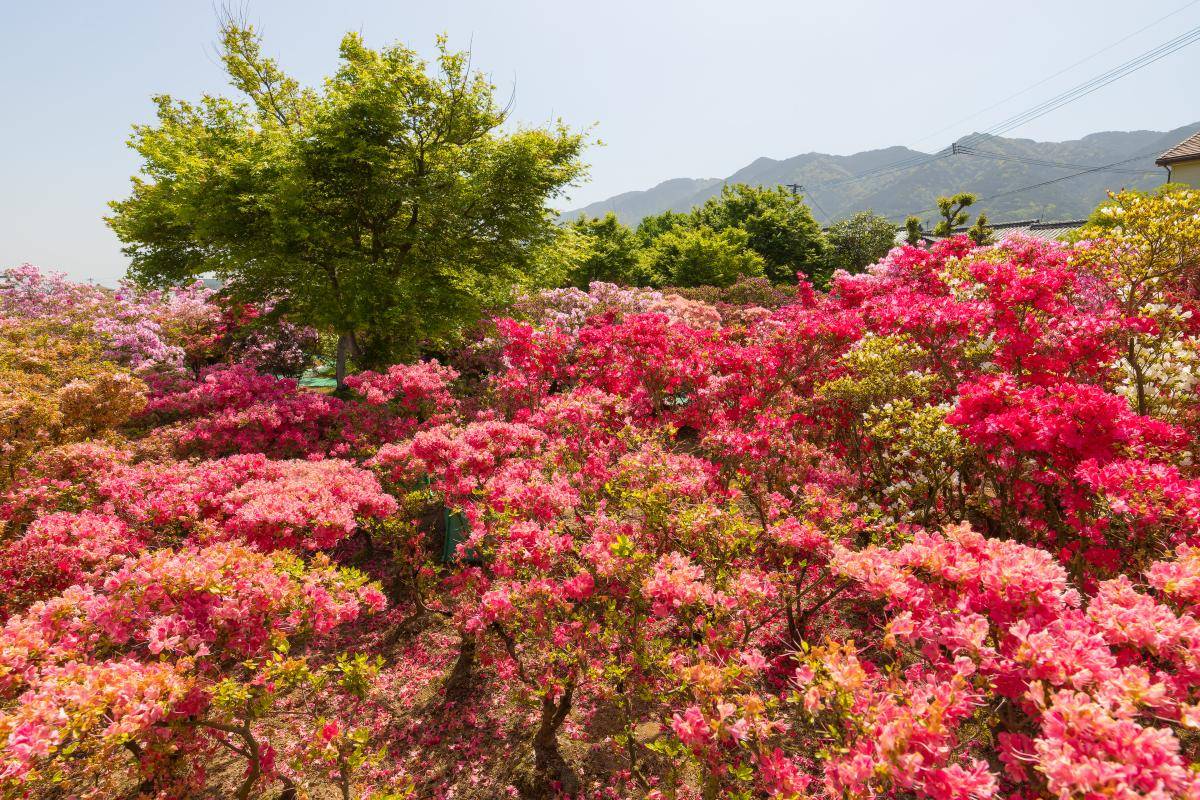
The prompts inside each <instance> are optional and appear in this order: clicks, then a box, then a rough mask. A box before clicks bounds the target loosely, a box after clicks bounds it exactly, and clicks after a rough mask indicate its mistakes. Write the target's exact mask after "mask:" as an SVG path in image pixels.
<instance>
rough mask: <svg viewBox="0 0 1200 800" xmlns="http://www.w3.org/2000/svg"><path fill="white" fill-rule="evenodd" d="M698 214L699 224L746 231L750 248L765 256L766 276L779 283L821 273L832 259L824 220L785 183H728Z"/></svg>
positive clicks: (700, 208)
mask: <svg viewBox="0 0 1200 800" xmlns="http://www.w3.org/2000/svg"><path fill="white" fill-rule="evenodd" d="M692 216H693V218H694V221H695V222H694V224H696V225H704V226H708V227H710V228H712V229H713V230H715V231H724V230H728V229H731V228H736V229H740V230H743V231H745V232H746V235H747V243H748V245H749V247H750V249H751V250H753V251H754V252H756V253H758V254H759V255H760V256H762V258H763V263H764V269H765V274H766V276H767V277H768V278H770V279H771V280H772V281H774V282H776V283H795V282H796V275H797V273H799V274H803V275H804V276H806V277H808V278H813V279H817V280H818V281H819V280H820V278H821V273H822V272H823V270H824V268H825V260H826V243H825V237H824V235H823V234H822V233H821V226H820V225H818V224H817V221H816V220H815V219H813V215H812V212H811V211H810V210H809V208H808V206H807V205H806V204H805V202H804V199H803V198H802V197H799V196H796V195H793V194H792V193H791V192H789V191H788V190H787V189H786V188H784V187H782V186H776V187H773V188H763V187H759V186H747V185H745V184H737V185H734V186H725V187H724V188H723V189H722V190H721V194H720V195H719V196H717V197H712V198H709V200H708V201H707V202H706V203H705V204H704V205H702V206H700V207H699V208H697V209H695V211H693V213H692Z"/></svg>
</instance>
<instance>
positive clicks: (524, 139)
mask: <svg viewBox="0 0 1200 800" xmlns="http://www.w3.org/2000/svg"><path fill="white" fill-rule="evenodd" d="M221 45H222V46H221V58H222V61H223V63H224V66H225V69H226V71H227V72H228V74H229V78H230V81H231V83H232V85H233V86H234V87H235V88H236V89H237V90H239V91H240V92H241V93H242V94H243V95H244V99H243V100H240V101H235V100H232V99H227V98H224V97H215V96H205V97H204V98H203V99H202V100H201V101H200V102H199V103H189V102H185V101H180V100H175V99H173V98H171V97H169V96H165V95H164V96H160V97H157V98H155V102H156V104H157V107H158V119H157V122H156V123H155V124H152V125H140V126H136V127H135V128H134V133H133V136H132V137H131V139H130V145H131V147H133V149H135V150H136V151H137V152H138V154H139V155H140V156H141V158H142V162H143V163H142V169H141V174H140V175H139V176H135V177H134V179H133V192H132V195H131V196H130V197H128V198H127V199H125V200H121V201H117V202H114V203H112V209H113V213H112V216H111V217H110V218H109V219H108V222H109V224H110V225H111V227H112V228H113V230H114V231H115V232H116V233H117V235H118V236H119V237H120V239H121V240H122V241H123V242H124V243H125V245H126V247H125V252H126V253H127V254H128V255H129V256H130V258H131V259H132V264H131V270H130V271H131V274H132V275H133V276H134V277H135V278H136V279H138V280H140V281H141V282H143V283H146V284H150V285H164V284H172V283H178V282H181V281H185V280H188V279H190V278H193V277H195V276H197V275H201V274H205V273H212V274H215V275H216V276H218V277H219V278H222V279H224V280H225V281H226V282H227V284H228V287H229V290H230V291H231V292H232V293H233V294H234V295H235V296H236V297H239V298H240V299H246V300H254V301H262V300H273V301H275V302H277V303H278V304H280V305H282V306H285V307H286V308H287V310H288V312H289V313H290V314H291V315H292V317H293V318H296V319H300V320H303V321H305V322H308V323H310V324H312V325H314V326H317V327H318V328H320V329H323V330H327V331H331V332H333V333H334V334H336V335H337V337H338V355H339V357H338V377H339V381H340V379H341V378H342V377H343V376H344V374H345V369H346V360H347V357H353V358H354V359H356V360H357V361H358V363H359V364H360V365H362V366H368V367H376V366H381V365H384V364H387V363H390V362H393V361H396V360H400V359H403V358H409V357H412V356H414V355H416V354H417V352H418V351H419V349H420V348H421V347H423V346H425V347H435V348H436V347H439V346H443V345H444V344H447V343H449V342H451V341H453V339H454V338H455V336H456V334H457V333H458V332H459V331H460V330H461V329H462V328H463V327H464V326H465V325H466V324H468V323H470V322H471V321H473V320H474V319H475V318H477V316H478V315H479V314H481V313H483V311H484V310H485V309H487V308H489V307H490V306H492V305H494V304H497V303H499V302H503V301H504V299H505V298H506V297H508V296H509V295H510V294H511V293H512V292H513V291H514V290H516V289H519V288H525V286H526V285H528V284H531V283H537V282H539V281H540V280H542V279H543V278H544V277H545V276H542V275H539V274H538V270H537V263H536V262H537V259H536V255H537V252H538V249H539V247H541V246H543V245H544V244H546V243H547V242H550V241H553V239H554V238H555V237H556V236H557V232H556V228H555V226H554V224H553V219H552V215H551V213H550V210H549V208H548V207H547V204H548V202H549V201H550V200H551V199H552V198H554V197H556V196H558V195H559V194H560V193H561V191H562V190H563V189H564V187H566V186H567V185H569V184H570V183H571V182H572V181H574V180H575V179H577V178H578V177H579V176H580V175H581V172H582V169H583V168H582V165H581V162H580V151H581V148H582V145H583V141H582V137H581V136H580V135H578V134H575V133H572V132H571V131H569V130H567V129H566V128H565V127H564V126H563V125H562V124H561V123H559V124H557V125H555V126H552V127H549V128H525V129H516V130H512V131H506V130H502V126H504V123H505V121H506V116H507V111H506V108H505V107H504V106H503V105H502V104H501V103H500V102H498V101H497V98H496V91H495V87H494V86H493V85H492V84H491V83H490V82H489V81H488V80H487V79H486V78H485V77H484V76H483V75H482V73H479V72H476V71H472V69H471V66H470V61H469V55H468V54H467V53H464V52H454V51H451V50H450V49H449V48H448V47H447V44H446V41H445V40H444V39H439V40H438V54H437V57H436V59H434V61H433V63H432V64H428V63H426V62H425V61H424V60H422V59H421V58H420V57H419V56H418V55H417V53H416V52H415V51H413V50H411V49H409V48H407V47H404V46H402V45H394V46H390V47H386V48H383V49H381V50H373V49H370V48H368V47H366V46H365V45H364V43H363V40H362V38H361V37H360V36H359V35H358V34H353V33H351V34H347V35H346V36H345V37H344V38H343V39H342V42H341V48H340V58H341V63H340V67H339V69H338V70H337V72H336V73H335V74H334V75H333V76H332V77H330V78H328V79H327V80H326V81H325V82H324V85H323V86H322V88H321V89H320V90H315V89H306V88H303V87H301V86H300V84H299V83H298V82H297V81H295V80H294V79H292V78H290V77H288V76H287V75H286V74H284V73H283V72H282V70H280V68H279V67H278V66H277V65H276V63H275V62H274V61H273V60H272V59H269V58H266V57H264V56H263V54H262V51H261V43H260V39H259V37H258V35H257V34H256V33H255V31H254V29H253V28H252V27H248V26H244V25H241V24H238V23H236V22H234V21H229V22H227V23H226V24H224V25H223V27H222V31H221Z"/></svg>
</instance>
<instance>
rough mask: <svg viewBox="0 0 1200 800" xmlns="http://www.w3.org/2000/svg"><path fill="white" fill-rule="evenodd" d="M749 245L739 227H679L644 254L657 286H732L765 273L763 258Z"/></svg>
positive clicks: (645, 267)
mask: <svg viewBox="0 0 1200 800" xmlns="http://www.w3.org/2000/svg"><path fill="white" fill-rule="evenodd" d="M749 243H750V235H749V234H748V233H746V231H744V230H742V229H740V228H726V229H724V230H721V231H716V230H713V229H712V228H709V227H707V226H700V227H679V228H676V229H675V230H672V231H670V232H668V233H665V234H663V235H662V236H660V237H658V239H656V240H655V242H654V244H653V245H651V246H650V247H649V248H647V249H646V250H645V251H644V253H643V255H642V258H643V268H644V269H645V271H646V274H648V275H650V276H652V281H653V283H654V284H655V285H658V286H662V285H671V286H729V285H731V284H732V283H734V282H735V281H736V280H737V279H738V278H741V277H747V276H749V277H754V276H758V275H762V274H763V269H764V261H763V258H762V256H760V255H759V254H758V253H756V252H754V251H753V250H751V249H750V247H749Z"/></svg>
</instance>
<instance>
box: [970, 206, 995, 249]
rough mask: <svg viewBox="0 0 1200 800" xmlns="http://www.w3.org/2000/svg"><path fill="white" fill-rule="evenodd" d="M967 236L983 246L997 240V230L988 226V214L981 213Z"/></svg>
mask: <svg viewBox="0 0 1200 800" xmlns="http://www.w3.org/2000/svg"><path fill="white" fill-rule="evenodd" d="M967 237H968V238H969V239H970V240H971V241H972V242H974V243H975V244H977V245H979V246H981V247H982V246H983V245H985V244H992V243H993V242H995V241H996V234H995V231H993V230H992V229H991V228H990V227H989V226H988V218H987V214H980V215H979V216H978V217H976V218H975V224H974V225H972V226H971V229H970V230H969V231H967Z"/></svg>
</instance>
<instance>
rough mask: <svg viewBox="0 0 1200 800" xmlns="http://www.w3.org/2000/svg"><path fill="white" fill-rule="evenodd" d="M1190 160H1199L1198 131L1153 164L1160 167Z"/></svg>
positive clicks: (1199, 141)
mask: <svg viewBox="0 0 1200 800" xmlns="http://www.w3.org/2000/svg"><path fill="white" fill-rule="evenodd" d="M1192 159H1200V131H1196V132H1195V133H1193V134H1192V135H1191V136H1189V137H1188V138H1186V139H1184V140H1183V141H1182V142H1180V143H1179V144H1177V145H1175V146H1174V147H1172V148H1171V149H1170V150H1168V151H1167V152H1165V153H1163V154H1162V155H1161V156H1159V157H1158V160H1157V161H1155V162H1154V163H1155V164H1158V165H1159V166H1160V167H1162V166H1166V165H1167V164H1173V163H1175V162H1176V161H1191V160H1192Z"/></svg>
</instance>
